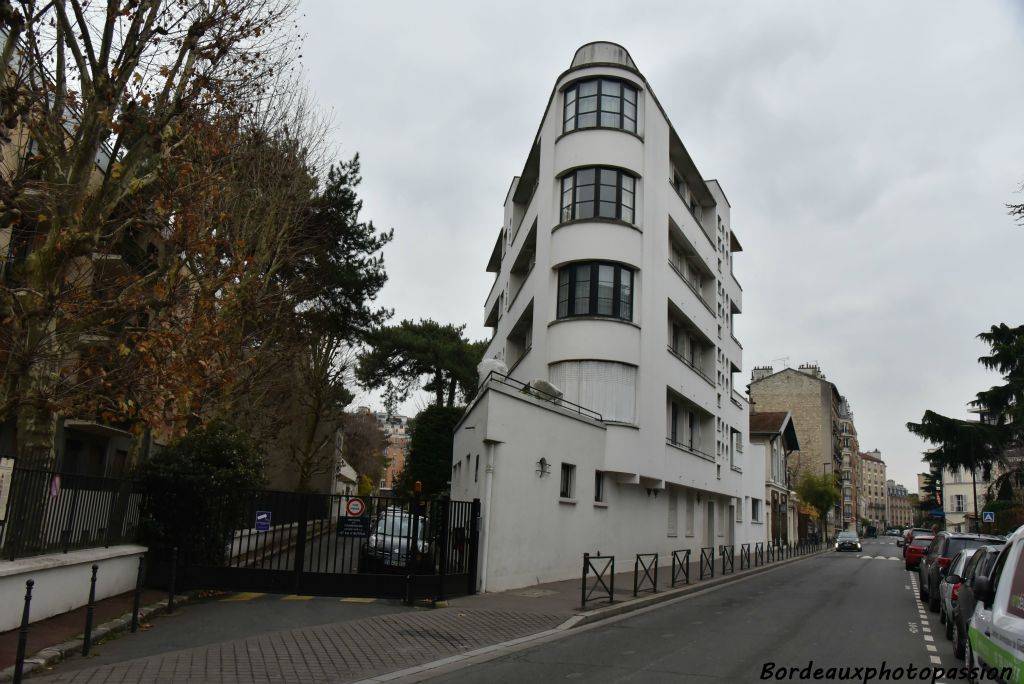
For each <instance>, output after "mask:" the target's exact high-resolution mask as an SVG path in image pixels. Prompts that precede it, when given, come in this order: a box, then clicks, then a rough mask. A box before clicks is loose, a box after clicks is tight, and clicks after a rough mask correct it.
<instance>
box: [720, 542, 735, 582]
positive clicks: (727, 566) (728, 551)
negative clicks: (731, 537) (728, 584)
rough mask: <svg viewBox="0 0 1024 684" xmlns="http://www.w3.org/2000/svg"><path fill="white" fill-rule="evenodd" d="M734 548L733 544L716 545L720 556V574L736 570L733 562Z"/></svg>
mask: <svg viewBox="0 0 1024 684" xmlns="http://www.w3.org/2000/svg"><path fill="white" fill-rule="evenodd" d="M735 552H736V549H735V547H733V546H726V545H725V544H722V545H721V546H719V547H718V555H720V556H721V557H722V574H723V575H728V574H730V573H732V572H735V571H736V567H735V564H734V561H735V556H734V554H735Z"/></svg>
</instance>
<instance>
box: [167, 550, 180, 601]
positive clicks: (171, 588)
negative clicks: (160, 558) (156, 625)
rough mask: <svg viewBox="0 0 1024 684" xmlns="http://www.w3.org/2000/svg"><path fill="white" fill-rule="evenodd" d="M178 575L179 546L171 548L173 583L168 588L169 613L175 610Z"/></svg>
mask: <svg viewBox="0 0 1024 684" xmlns="http://www.w3.org/2000/svg"><path fill="white" fill-rule="evenodd" d="M177 576H178V547H177V546H175V547H174V548H173V549H171V584H170V586H169V587H168V589H167V614H168V615H170V614H171V613H173V612H174V584H175V580H177V578H178V577H177Z"/></svg>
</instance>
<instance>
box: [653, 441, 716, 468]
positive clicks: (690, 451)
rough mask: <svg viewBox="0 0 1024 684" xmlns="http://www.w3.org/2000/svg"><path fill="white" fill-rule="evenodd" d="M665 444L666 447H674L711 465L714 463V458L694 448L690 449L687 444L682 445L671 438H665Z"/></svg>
mask: <svg viewBox="0 0 1024 684" xmlns="http://www.w3.org/2000/svg"><path fill="white" fill-rule="evenodd" d="M665 444H667V445H669V446H671V447H675V448H676V449H679V450H681V451H685V452H686V453H688V454H693V455H694V456H697V457H698V458H703V459H704V460H706V461H711V462H712V463H714V461H715V457H714V456H712V455H711V454H709V453H706V452H704V451H701V450H700V449H698V448H696V447H692V446H690V445H689V444H683V443H682V442H677V441H675V440H674V439H672V438H671V437H665Z"/></svg>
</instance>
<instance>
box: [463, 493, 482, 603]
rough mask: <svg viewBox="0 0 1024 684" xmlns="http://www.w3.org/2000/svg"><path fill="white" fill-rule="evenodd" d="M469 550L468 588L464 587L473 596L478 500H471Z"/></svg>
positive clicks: (477, 534) (478, 543)
mask: <svg viewBox="0 0 1024 684" xmlns="http://www.w3.org/2000/svg"><path fill="white" fill-rule="evenodd" d="M469 548H470V553H469V578H468V584H469V586H468V587H466V592H467V593H468V594H475V593H476V584H477V581H476V580H477V577H476V575H477V572H478V571H479V563H480V499H473V509H472V512H471V513H470V517H469Z"/></svg>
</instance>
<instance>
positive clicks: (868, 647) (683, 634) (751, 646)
mask: <svg viewBox="0 0 1024 684" xmlns="http://www.w3.org/2000/svg"><path fill="white" fill-rule="evenodd" d="M911 576H912V573H909V572H907V571H906V570H905V569H904V565H903V561H902V558H901V549H900V548H899V547H897V546H896V545H895V538H890V537H881V538H879V539H877V540H875V539H871V540H866V541H865V542H864V550H863V552H862V553H860V554H855V553H837V552H831V553H826V554H823V555H820V556H816V557H814V558H810V559H808V560H806V561H804V562H800V563H795V564H793V565H789V566H785V567H782V568H780V569H778V570H776V571H772V572H768V573H764V574H760V575H755V576H752V577H751V578H749V579H747V580H745V581H742V582H738V583H735V584H731V585H727V586H725V587H722V588H720V589H717V590H714V591H709V592H702V593H699V594H695V595H692V596H690V597H687V598H685V599H683V600H681V601H678V602H675V603H671V604H668V605H666V606H665V607H662V608H659V609H657V610H654V611H651V612H648V613H645V614H642V615H635V616H627V617H626V619H623V620H621V621H617V622H613V623H609V622H605V623H599V624H598V625H597V626H595V628H593V629H589V630H587V631H576V632H570V635H569V636H567V637H565V638H562V639H557V640H553V641H550V642H548V643H544V644H542V645H539V646H536V647H534V648H531V649H529V650H525V651H521V652H519V653H515V654H512V655H508V656H505V657H502V658H499V659H496V660H492V661H490V662H486V663H482V664H479V665H475V666H473V667H471V668H467V669H462V670H458V671H455V672H451V673H449V674H446V675H443V676H441V677H439V678H435V679H433V680H431V681H433V682H510V683H511V682H527V681H529V682H546V681H556V680H561V679H580V680H584V681H588V682H630V681H636V682H680V681H715V680H720V681H748V682H749V681H760V680H761V679H762V674H763V673H764V674H765V675H766V676H765V677H764V678H765V679H768V678H770V679H772V680H775V681H798V680H800V678H801V676H802V675H801V674H800V673H799V672H797V673H796V676H793V677H789V676H788V675H789V674H790V673H789V668H797V669H798V670H800V669H803V668H805V667H807V665H808V664H809V663H812V662H813V664H812V665H811V668H810V670H811V672H810V674H811V675H812V677H813V670H814V669H815V668H818V667H821V668H823V669H824V670H825V672H824V673H823V674H822V676H819V677H817V679H819V680H834V679H838V678H839V676H841V674H840V673H839V672H838V671H837V672H836V673H835V674H834V675H833V676H827V674H828V673H827V670H828V668H832V667H836V668H843V667H850V668H852V669H851V671H850V674H849V676H850V677H851V678H853V677H854V672H855V671H856V668H864V670H862V671H861V673H862V674H863V672H865V671H866V668H872V667H873V668H878V669H879V670H880V669H881V668H882V667H883V664H884V665H885V666H886V667H888V668H890V669H893V670H895V668H898V667H903V668H907V667H909V666H911V665H913V666H914V667H916V668H917V669H921V668H925V667H930V668H934V667H938V666H940V665H941V666H942V667H946V668H949V667H954V666H955V667H959V666H960V665H961V663H960V661H957V660H955V659H954V658H953V656H952V649H951V647H950V646H949V644H948V642H946V641H945V639H944V637H943V636H942V631H941V627H940V625H939V623H938V618H937V616H936V615H934V614H927V617H926V618H922V617H921V614H920V612H919V610H918V606H919V603H918V601H917V598H916V594H915V593H913V592H912V588H911V580H910V578H911ZM932 649H935V650H934V651H933V650H932ZM766 666H768V667H769V668H771V669H766ZM783 668H784V669H785V670H786V672H785V675H787V676H784V677H779V670H780V669H783ZM810 678H811V677H808V679H810ZM908 678H909V677H908V676H907V675H906V674H904V675H903V677H902V679H908ZM915 678H916V677H915ZM892 679H895V676H894V677H892ZM860 681H863V679H862V678H861V679H860ZM897 681H898V680H897ZM929 681H930V678H929ZM937 681H946V680H945V679H941V678H940V679H938V680H937Z"/></svg>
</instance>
